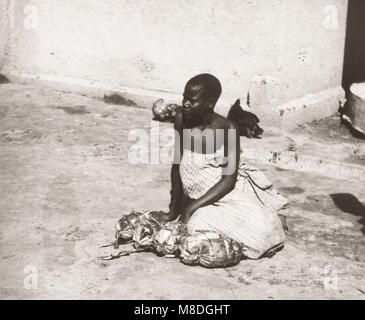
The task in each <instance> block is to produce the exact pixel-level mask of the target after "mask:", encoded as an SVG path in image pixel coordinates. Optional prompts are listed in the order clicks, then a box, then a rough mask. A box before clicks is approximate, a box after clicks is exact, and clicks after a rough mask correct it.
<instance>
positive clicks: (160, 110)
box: [152, 99, 180, 122]
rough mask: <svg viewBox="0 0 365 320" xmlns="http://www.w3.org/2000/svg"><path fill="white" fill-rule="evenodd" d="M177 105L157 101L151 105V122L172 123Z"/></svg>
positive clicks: (160, 100)
mask: <svg viewBox="0 0 365 320" xmlns="http://www.w3.org/2000/svg"><path fill="white" fill-rule="evenodd" d="M178 108H180V106H179V105H177V104H173V103H169V104H167V103H165V101H164V100H163V99H158V100H157V101H155V102H154V103H153V106H152V113H153V116H154V117H153V120H156V121H161V122H174V119H175V115H176V111H177V109H178Z"/></svg>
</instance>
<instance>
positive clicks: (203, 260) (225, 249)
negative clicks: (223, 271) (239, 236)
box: [180, 231, 243, 268]
mask: <svg viewBox="0 0 365 320" xmlns="http://www.w3.org/2000/svg"><path fill="white" fill-rule="evenodd" d="M242 257H243V255H242V245H241V244H240V243H239V242H237V241H235V240H232V239H229V238H226V237H223V236H221V235H220V234H218V233H216V232H210V231H200V232H195V233H193V234H192V235H189V236H186V237H184V238H183V239H182V240H181V244H180V259H181V261H182V262H183V263H185V264H188V265H197V264H199V265H201V266H203V267H206V268H226V267H231V266H234V265H237V264H238V263H239V262H240V261H241V259H242Z"/></svg>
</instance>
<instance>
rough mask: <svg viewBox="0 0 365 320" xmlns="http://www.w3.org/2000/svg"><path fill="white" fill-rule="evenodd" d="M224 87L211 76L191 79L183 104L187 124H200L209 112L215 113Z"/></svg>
mask: <svg viewBox="0 0 365 320" xmlns="http://www.w3.org/2000/svg"><path fill="white" fill-rule="evenodd" d="M221 93H222V86H221V84H220V82H219V80H218V79H217V78H216V77H214V76H213V75H211V74H208V73H203V74H199V75H197V76H195V77H193V78H191V79H190V80H189V81H188V82H187V84H186V86H185V91H184V99H183V102H182V112H183V119H184V122H185V123H186V124H190V125H193V124H195V123H196V124H198V123H199V122H200V120H201V119H202V118H203V116H204V115H205V114H206V113H207V112H211V111H213V109H214V107H215V105H216V103H217V101H218V99H219V97H220V95H221Z"/></svg>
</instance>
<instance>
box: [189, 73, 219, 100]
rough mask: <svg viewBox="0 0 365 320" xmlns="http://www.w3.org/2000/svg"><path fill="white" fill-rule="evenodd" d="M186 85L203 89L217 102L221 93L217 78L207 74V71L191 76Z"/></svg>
mask: <svg viewBox="0 0 365 320" xmlns="http://www.w3.org/2000/svg"><path fill="white" fill-rule="evenodd" d="M186 87H199V88H200V89H203V90H204V91H205V92H206V94H207V97H208V98H213V99H214V102H217V101H218V99H219V97H220V95H221V93H222V86H221V83H220V82H219V80H218V79H217V78H216V77H215V76H213V75H211V74H209V73H201V74H198V75H197V76H195V77H193V78H191V79H190V80H189V81H188V82H187V84H186Z"/></svg>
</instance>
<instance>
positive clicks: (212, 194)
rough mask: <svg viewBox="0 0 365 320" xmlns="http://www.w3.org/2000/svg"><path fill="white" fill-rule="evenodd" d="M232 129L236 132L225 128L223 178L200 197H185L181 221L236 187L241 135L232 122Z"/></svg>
mask: <svg viewBox="0 0 365 320" xmlns="http://www.w3.org/2000/svg"><path fill="white" fill-rule="evenodd" d="M230 129H234V131H231V133H234V134H231V135H230V134H229V133H228V130H225V136H224V154H225V157H226V159H227V162H226V166H225V168H223V175H222V178H221V180H219V182H217V183H216V184H215V185H214V186H213V187H212V188H211V189H209V190H208V191H207V193H205V194H204V195H203V196H202V197H200V198H199V199H196V200H194V199H186V198H184V201H183V202H184V203H182V208H183V209H182V213H181V217H180V221H181V222H185V223H186V222H187V221H188V220H189V219H190V217H191V215H192V214H193V213H194V211H196V210H197V209H199V208H201V207H205V206H208V205H211V204H213V203H215V202H217V201H218V200H220V199H222V198H223V197H224V196H225V195H227V194H228V193H229V192H231V191H232V190H233V189H234V187H235V185H236V181H237V175H238V165H239V160H240V135H239V130H238V128H237V127H236V125H234V124H232V125H231V127H230ZM232 140H233V141H232Z"/></svg>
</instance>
